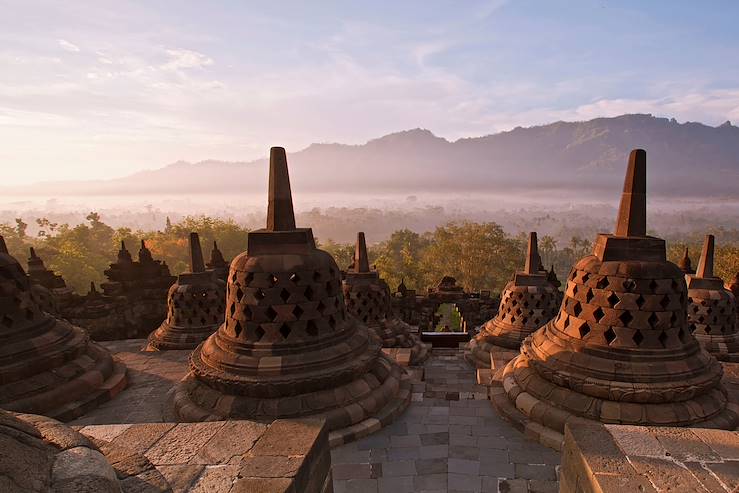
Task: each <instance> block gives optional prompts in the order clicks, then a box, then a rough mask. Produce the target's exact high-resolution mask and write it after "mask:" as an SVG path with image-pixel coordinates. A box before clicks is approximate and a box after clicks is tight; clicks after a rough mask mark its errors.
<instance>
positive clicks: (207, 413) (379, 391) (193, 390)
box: [172, 354, 411, 446]
mask: <svg viewBox="0 0 739 493" xmlns="http://www.w3.org/2000/svg"><path fill="white" fill-rule="evenodd" d="M374 365H375V366H374V367H373V368H372V369H371V371H369V372H367V373H365V374H362V375H360V376H359V377H358V378H357V379H355V380H353V381H351V382H349V383H347V384H345V385H341V386H338V387H336V388H330V389H325V390H319V391H315V392H309V393H304V394H296V395H291V396H282V397H275V398H256V397H248V396H241V395H239V396H233V395H223V394H221V393H220V392H219V391H217V390H214V389H212V388H210V387H208V386H206V385H203V384H202V383H201V382H200V381H198V380H197V379H196V378H195V377H194V376H193V375H192V374H191V373H190V374H188V375H186V376H185V378H183V380H182V381H181V382H180V384H179V385H178V386H177V387H176V388H175V389H174V393H173V398H172V404H173V412H174V415H175V416H176V417H177V419H178V420H181V421H214V420H223V419H229V418H231V419H239V418H241V415H243V417H244V418H246V416H247V415H248V416H249V417H250V419H257V420H260V421H271V420H273V419H275V418H276V417H280V418H299V417H311V418H316V419H324V420H326V426H327V428H328V430H329V431H330V435H329V440H330V442H331V445H332V446H335V445H340V444H343V443H347V442H349V441H352V440H356V439H357V438H360V437H363V436H366V435H368V434H370V433H372V432H374V431H377V430H379V429H380V428H382V427H383V426H386V425H387V424H389V423H390V422H391V421H392V420H393V419H394V418H395V417H396V416H398V415H399V414H400V413H402V412H403V410H404V409H405V408H406V407H407V405H408V403H409V402H410V398H411V392H410V388H411V385H410V379H409V378H408V375H407V374H406V373H405V371H404V370H403V369H402V368H401V367H400V366H398V365H397V364H395V363H394V362H393V361H392V360H391V359H390V358H388V357H387V356H385V355H384V354H380V355H379V357H378V358H377V359H376V361H375V363H374ZM193 395H197V396H198V397H197V398H198V402H206V403H208V404H209V408H207V409H206V408H204V407H202V406H201V405H198V404H196V403H195V402H194V400H193V399H192V397H191V396H193Z"/></svg>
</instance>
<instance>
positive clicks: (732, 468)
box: [560, 423, 739, 493]
mask: <svg viewBox="0 0 739 493" xmlns="http://www.w3.org/2000/svg"><path fill="white" fill-rule="evenodd" d="M562 457H563V459H562V470H561V474H560V476H561V487H562V489H561V491H578V492H582V493H591V492H592V493H595V492H599V493H624V492H627V491H639V492H642V493H656V492H663V491H694V492H709V491H710V492H735V491H739V432H736V431H733V432H732V431H724V430H709V429H701V428H691V429H688V428H652V427H642V426H622V425H603V424H600V423H593V424H592V425H587V426H575V427H570V426H569V425H568V426H567V427H566V429H565V444H564V450H563V455H562Z"/></svg>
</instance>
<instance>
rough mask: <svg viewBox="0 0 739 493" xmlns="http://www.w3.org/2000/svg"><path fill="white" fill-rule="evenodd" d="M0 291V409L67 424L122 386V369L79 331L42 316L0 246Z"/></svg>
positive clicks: (24, 279)
mask: <svg viewBox="0 0 739 493" xmlns="http://www.w3.org/2000/svg"><path fill="white" fill-rule="evenodd" d="M2 244H3V245H4V242H2ZM0 292H2V293H3V299H4V300H5V302H4V303H2V304H0V319H1V320H2V324H0V339H2V341H3V344H2V345H0V381H2V385H0V407H2V408H3V409H6V410H9V411H15V412H24V413H33V414H43V415H45V416H49V417H51V418H55V419H61V420H69V419H72V418H73V417H75V416H78V415H80V414H82V413H83V412H85V411H87V410H89V409H91V408H93V407H95V406H96V405H98V404H99V403H100V402H103V401H105V400H107V399H109V398H111V397H112V396H114V395H115V394H117V393H118V392H120V390H121V389H122V388H123V387H124V386H125V381H126V374H125V368H124V367H123V366H122V365H121V364H120V363H118V362H115V361H114V360H113V359H112V357H111V356H110V354H109V353H108V352H107V351H105V350H104V349H103V348H101V347H100V346H98V345H97V344H95V343H93V342H91V341H90V339H89V337H88V335H87V334H86V333H85V332H84V331H83V330H82V329H80V328H79V327H75V326H73V325H71V324H69V323H68V322H66V321H63V320H60V319H56V318H54V317H52V316H51V315H50V314H48V313H47V312H45V311H43V309H42V307H41V306H39V304H38V301H37V299H36V298H35V296H34V293H33V292H32V289H31V284H30V281H29V279H28V277H27V276H26V274H25V272H23V269H22V268H21V266H20V264H19V263H18V262H17V261H16V259H15V258H13V257H11V256H10V255H9V254H8V252H7V250H6V249H4V247H3V248H0Z"/></svg>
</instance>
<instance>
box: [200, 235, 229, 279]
mask: <svg viewBox="0 0 739 493" xmlns="http://www.w3.org/2000/svg"><path fill="white" fill-rule="evenodd" d="M205 265H206V266H207V267H208V269H211V270H212V271H213V272H215V274H216V277H217V278H218V279H222V280H223V281H224V282H225V281H226V280H227V279H228V265H229V263H228V262H227V261H226V259H225V258H224V257H223V253H222V252H221V251H220V250H219V249H218V243H216V241H215V240H213V249H212V250H211V251H210V260H209V261H208V263H207V264H205Z"/></svg>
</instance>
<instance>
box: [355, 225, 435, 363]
mask: <svg viewBox="0 0 739 493" xmlns="http://www.w3.org/2000/svg"><path fill="white" fill-rule="evenodd" d="M342 288H343V291H344V301H345V302H346V307H347V310H349V313H350V314H351V315H352V316H354V317H355V318H356V319H358V320H359V321H361V322H362V323H364V324H366V325H367V326H368V327H369V329H370V330H372V331H374V333H375V334H376V335H377V337H379V339H380V340H381V341H382V347H384V348H409V349H410V359H409V360H408V361H407V362H406V363H407V364H410V365H418V364H420V363H422V362H423V361H424V360H425V359H426V358H427V357H428V355H429V349H430V347H429V345H427V344H424V343H423V342H421V338H420V336H419V335H418V330H417V329H416V328H414V327H412V326H410V325H408V324H407V323H405V322H403V321H402V320H400V319H399V318H398V317H396V316H394V314H393V311H392V298H391V295H390V288H389V286H388V285H387V283H386V282H385V281H383V280H382V279H381V278H380V275H379V274H378V272H377V271H376V270H373V269H370V266H369V258H368V256H367V244H366V242H365V237H364V233H362V232H359V233H357V242H356V244H355V248H354V261H353V263H352V265H351V266H350V267H349V269H347V271H346V274H345V276H344V281H343V282H342Z"/></svg>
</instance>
